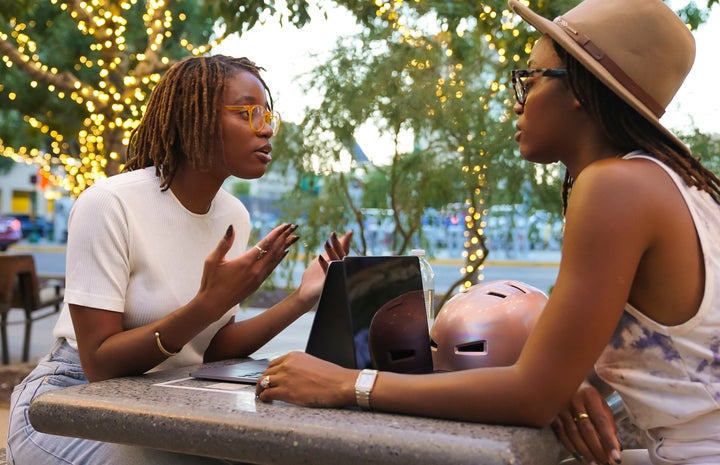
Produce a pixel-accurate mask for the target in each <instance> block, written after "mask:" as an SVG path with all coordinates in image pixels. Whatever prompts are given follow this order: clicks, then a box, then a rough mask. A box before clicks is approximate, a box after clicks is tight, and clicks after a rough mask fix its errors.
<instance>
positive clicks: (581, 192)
mask: <svg viewBox="0 0 720 465" xmlns="http://www.w3.org/2000/svg"><path fill="white" fill-rule="evenodd" d="M673 186H674V184H673V181H672V179H671V178H670V177H669V176H668V174H667V173H666V172H665V171H664V170H663V168H662V167H660V166H658V165H657V164H656V163H655V162H653V161H651V160H648V159H644V158H634V159H620V158H609V159H604V160H598V161H596V162H594V163H592V164H590V165H588V166H587V167H586V168H585V169H584V170H583V171H582V172H581V173H580V175H579V176H578V177H577V180H576V182H575V185H574V187H573V197H579V199H576V200H580V199H583V200H584V201H591V203H593V204H597V203H603V204H606V205H612V204H619V205H622V206H624V207H625V208H628V207H631V206H633V205H635V206H637V207H641V208H648V207H652V206H653V205H655V206H657V205H658V199H659V198H662V197H664V196H666V195H678V194H679V192H678V191H677V189H675V188H674V187H673ZM583 203H584V202H583Z"/></svg>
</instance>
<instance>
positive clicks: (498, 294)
mask: <svg viewBox="0 0 720 465" xmlns="http://www.w3.org/2000/svg"><path fill="white" fill-rule="evenodd" d="M487 295H491V296H493V297H500V298H501V299H504V298H505V297H507V294H501V293H500V292H495V291H490V292H488V293H487Z"/></svg>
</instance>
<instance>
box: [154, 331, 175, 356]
mask: <svg viewBox="0 0 720 465" xmlns="http://www.w3.org/2000/svg"><path fill="white" fill-rule="evenodd" d="M155 342H156V343H157V346H158V349H160V352H162V353H163V354H165V355H166V356H168V357H172V356H173V355H177V354H178V352H180V351H179V350H178V351H177V352H170V351H169V350H167V349H166V348H165V346H164V345H163V343H162V341H161V340H160V332H159V331H155Z"/></svg>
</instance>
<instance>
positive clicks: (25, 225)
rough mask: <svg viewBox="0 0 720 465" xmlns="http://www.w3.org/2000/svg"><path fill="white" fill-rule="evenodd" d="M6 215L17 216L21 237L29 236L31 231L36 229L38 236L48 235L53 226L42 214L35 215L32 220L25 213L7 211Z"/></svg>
mask: <svg viewBox="0 0 720 465" xmlns="http://www.w3.org/2000/svg"><path fill="white" fill-rule="evenodd" d="M7 216H11V217H14V218H17V219H18V220H19V221H20V224H21V229H22V237H24V238H27V237H29V236H30V234H32V232H33V231H36V232H37V233H38V236H40V237H48V236H49V235H50V231H51V230H52V228H53V225H52V223H51V222H50V221H48V220H46V219H45V218H43V217H42V216H36V217H35V221H34V222H33V220H32V216H31V215H29V214H27V213H9V214H7Z"/></svg>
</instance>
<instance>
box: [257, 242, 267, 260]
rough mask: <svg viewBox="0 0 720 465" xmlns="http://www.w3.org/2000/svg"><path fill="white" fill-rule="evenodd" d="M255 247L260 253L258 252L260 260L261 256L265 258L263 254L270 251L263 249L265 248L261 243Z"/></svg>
mask: <svg viewBox="0 0 720 465" xmlns="http://www.w3.org/2000/svg"><path fill="white" fill-rule="evenodd" d="M255 248H256V249H257V251H258V254H257V259H258V260H260V259H261V258H263V255H265V254H266V253H267V252H268V251H267V250H265V249H263V248H262V247H260V246H259V245H255Z"/></svg>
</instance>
